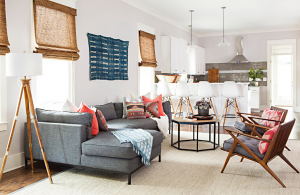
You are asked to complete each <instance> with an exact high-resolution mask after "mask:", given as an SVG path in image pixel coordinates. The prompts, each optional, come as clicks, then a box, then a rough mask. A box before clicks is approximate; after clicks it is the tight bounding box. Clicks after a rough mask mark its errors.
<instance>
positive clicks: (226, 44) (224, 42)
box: [218, 7, 230, 47]
mask: <svg viewBox="0 0 300 195" xmlns="http://www.w3.org/2000/svg"><path fill="white" fill-rule="evenodd" d="M221 8H222V9H223V39H222V41H221V42H220V43H219V44H218V47H223V46H230V43H228V42H227V41H226V39H225V37H224V10H225V9H226V7H221Z"/></svg>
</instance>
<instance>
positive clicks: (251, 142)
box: [223, 135, 265, 159]
mask: <svg viewBox="0 0 300 195" xmlns="http://www.w3.org/2000/svg"><path fill="white" fill-rule="evenodd" d="M238 139H239V140H241V141H242V142H243V143H244V144H245V145H246V146H247V147H248V148H249V149H250V150H251V151H252V152H254V154H256V155H257V156H258V157H259V158H260V159H263V158H264V157H265V154H261V153H260V152H259V149H258V144H259V142H260V141H259V140H257V139H253V138H251V137H247V136H244V135H239V136H238ZM233 141H234V139H233V138H230V139H228V140H225V141H224V143H223V148H224V149H225V150H228V151H229V150H230V148H231V146H232V144H233ZM234 152H235V153H238V154H241V155H244V156H247V157H249V158H252V159H254V158H253V157H252V156H251V155H250V154H249V153H248V152H247V151H246V150H245V149H244V148H243V147H242V146H241V145H240V144H237V145H236V147H235V149H234Z"/></svg>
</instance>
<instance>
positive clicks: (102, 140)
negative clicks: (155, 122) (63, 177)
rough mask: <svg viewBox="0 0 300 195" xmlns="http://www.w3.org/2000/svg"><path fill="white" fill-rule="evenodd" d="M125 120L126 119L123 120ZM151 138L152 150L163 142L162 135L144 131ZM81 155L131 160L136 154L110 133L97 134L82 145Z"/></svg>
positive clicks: (129, 145)
mask: <svg viewBox="0 0 300 195" xmlns="http://www.w3.org/2000/svg"><path fill="white" fill-rule="evenodd" d="M125 120H126V119H125ZM146 131H147V132H149V133H150V134H151V135H152V136H153V146H152V147H153V148H154V147H156V146H158V145H159V144H161V143H162V142H163V134H162V133H161V132H160V131H156V130H146ZM82 153H83V154H85V155H91V156H102V157H112V158H124V159H132V158H134V157H136V156H138V154H137V153H136V152H135V151H134V150H133V147H132V144H131V143H123V144H121V143H120V141H119V139H118V138H116V136H114V135H113V134H112V133H111V131H110V130H109V131H107V132H99V134H98V135H97V136H96V137H95V138H93V139H91V140H88V141H86V142H83V143H82Z"/></svg>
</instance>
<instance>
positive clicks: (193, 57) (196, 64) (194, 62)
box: [188, 47, 206, 75]
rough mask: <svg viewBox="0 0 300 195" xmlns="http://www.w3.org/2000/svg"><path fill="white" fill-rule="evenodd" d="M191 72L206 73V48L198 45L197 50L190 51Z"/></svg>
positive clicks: (189, 63)
mask: <svg viewBox="0 0 300 195" xmlns="http://www.w3.org/2000/svg"><path fill="white" fill-rule="evenodd" d="M188 66H189V71H188V73H189V74H192V75H205V68H206V65H205V49H204V48H202V47H197V49H196V50H194V51H192V52H189V53H188Z"/></svg>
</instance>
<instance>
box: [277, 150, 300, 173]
mask: <svg viewBox="0 0 300 195" xmlns="http://www.w3.org/2000/svg"><path fill="white" fill-rule="evenodd" d="M279 156H280V157H281V158H282V160H284V161H285V162H286V163H287V164H288V165H290V167H292V169H294V170H295V171H296V172H297V173H299V171H298V170H297V169H296V167H294V165H293V164H292V163H291V162H290V161H289V160H288V159H287V158H286V157H285V156H284V155H283V154H280V155H279Z"/></svg>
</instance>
